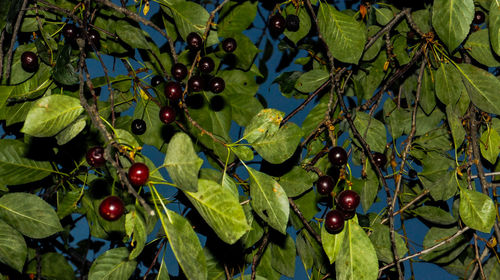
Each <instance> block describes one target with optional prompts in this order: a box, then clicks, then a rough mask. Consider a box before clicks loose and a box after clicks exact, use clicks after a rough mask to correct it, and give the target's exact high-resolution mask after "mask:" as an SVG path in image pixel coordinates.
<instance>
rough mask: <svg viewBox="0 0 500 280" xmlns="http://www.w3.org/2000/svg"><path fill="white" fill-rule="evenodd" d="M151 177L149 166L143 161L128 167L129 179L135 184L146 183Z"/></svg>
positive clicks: (137, 185)
mask: <svg viewBox="0 0 500 280" xmlns="http://www.w3.org/2000/svg"><path fill="white" fill-rule="evenodd" d="M148 179H149V168H148V167H147V166H146V165H145V164H144V163H142V162H136V163H134V164H132V166H130V168H129V169H128V180H129V181H130V183H131V184H132V185H133V186H136V187H139V186H142V185H144V184H145V183H146V182H147V181H148Z"/></svg>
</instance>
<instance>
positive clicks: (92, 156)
mask: <svg viewBox="0 0 500 280" xmlns="http://www.w3.org/2000/svg"><path fill="white" fill-rule="evenodd" d="M85 159H86V160H87V163H88V164H89V165H90V166H93V167H101V166H103V165H104V164H105V163H106V160H105V159H104V148H103V147H92V148H90V149H89V150H88V151H87V154H86V156H85Z"/></svg>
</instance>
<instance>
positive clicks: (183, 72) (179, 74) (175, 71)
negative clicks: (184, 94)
mask: <svg viewBox="0 0 500 280" xmlns="http://www.w3.org/2000/svg"><path fill="white" fill-rule="evenodd" d="M187 73H188V69H187V67H186V65H184V64H182V63H176V64H174V66H172V76H173V77H174V79H176V80H178V81H181V80H184V78H186V76H187Z"/></svg>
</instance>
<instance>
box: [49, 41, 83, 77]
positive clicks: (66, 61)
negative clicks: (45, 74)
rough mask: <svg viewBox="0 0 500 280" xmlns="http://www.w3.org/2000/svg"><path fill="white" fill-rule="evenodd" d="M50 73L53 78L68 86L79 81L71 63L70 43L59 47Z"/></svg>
mask: <svg viewBox="0 0 500 280" xmlns="http://www.w3.org/2000/svg"><path fill="white" fill-rule="evenodd" d="M52 75H53V76H54V80H56V81H57V82H59V83H61V84H63V85H68V86H70V85H74V84H77V83H78V82H79V78H78V75H77V74H76V71H75V67H73V65H72V64H71V45H69V44H65V45H64V46H63V47H62V48H61V49H59V51H58V53H57V59H56V65H55V66H54V70H53V72H52Z"/></svg>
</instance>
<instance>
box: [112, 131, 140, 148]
mask: <svg viewBox="0 0 500 280" xmlns="http://www.w3.org/2000/svg"><path fill="white" fill-rule="evenodd" d="M115 133H116V134H115V136H116V141H118V143H120V144H122V145H126V146H129V147H138V146H140V145H139V143H138V142H137V140H136V139H135V137H134V135H132V133H130V132H128V131H127V130H125V129H121V128H118V129H115Z"/></svg>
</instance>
